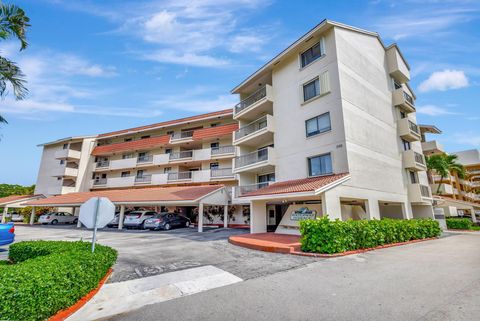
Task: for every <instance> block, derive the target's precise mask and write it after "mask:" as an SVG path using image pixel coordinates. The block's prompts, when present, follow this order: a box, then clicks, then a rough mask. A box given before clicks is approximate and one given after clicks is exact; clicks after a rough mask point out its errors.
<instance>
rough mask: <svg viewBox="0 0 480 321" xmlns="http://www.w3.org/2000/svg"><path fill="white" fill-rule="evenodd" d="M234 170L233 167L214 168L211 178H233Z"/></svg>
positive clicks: (211, 171)
mask: <svg viewBox="0 0 480 321" xmlns="http://www.w3.org/2000/svg"><path fill="white" fill-rule="evenodd" d="M233 177H234V174H233V170H232V169H231V168H213V169H211V170H210V179H212V180H217V179H224V178H233Z"/></svg>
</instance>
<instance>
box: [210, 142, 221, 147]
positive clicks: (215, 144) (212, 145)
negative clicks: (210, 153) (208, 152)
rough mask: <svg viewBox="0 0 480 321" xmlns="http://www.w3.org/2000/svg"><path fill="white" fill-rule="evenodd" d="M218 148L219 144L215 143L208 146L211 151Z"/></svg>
mask: <svg viewBox="0 0 480 321" xmlns="http://www.w3.org/2000/svg"><path fill="white" fill-rule="evenodd" d="M219 147H220V143H219V142H215V143H211V144H210V148H211V149H218V148H219Z"/></svg>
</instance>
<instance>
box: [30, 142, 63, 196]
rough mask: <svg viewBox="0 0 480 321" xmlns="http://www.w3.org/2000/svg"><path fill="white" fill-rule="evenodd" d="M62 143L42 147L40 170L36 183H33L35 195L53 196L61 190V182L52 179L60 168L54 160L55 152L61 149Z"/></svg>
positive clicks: (58, 162)
mask: <svg viewBox="0 0 480 321" xmlns="http://www.w3.org/2000/svg"><path fill="white" fill-rule="evenodd" d="M62 146H63V143H60V144H57V145H48V146H44V147H43V151H42V158H41V160H40V168H39V170H38V176H37V182H36V183H35V184H36V185H35V194H43V195H45V196H47V195H53V194H58V193H59V192H60V191H61V189H62V181H61V180H57V178H56V177H54V176H53V175H54V173H55V171H58V170H59V169H60V168H61V167H62V166H61V165H60V161H59V160H58V159H56V158H55V152H57V151H59V150H61V149H62Z"/></svg>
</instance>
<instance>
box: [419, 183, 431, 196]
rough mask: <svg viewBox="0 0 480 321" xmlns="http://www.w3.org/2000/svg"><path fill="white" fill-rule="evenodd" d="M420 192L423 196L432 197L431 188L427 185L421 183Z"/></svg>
mask: <svg viewBox="0 0 480 321" xmlns="http://www.w3.org/2000/svg"><path fill="white" fill-rule="evenodd" d="M420 193H421V194H422V197H432V195H431V194H430V188H429V187H428V186H426V185H420Z"/></svg>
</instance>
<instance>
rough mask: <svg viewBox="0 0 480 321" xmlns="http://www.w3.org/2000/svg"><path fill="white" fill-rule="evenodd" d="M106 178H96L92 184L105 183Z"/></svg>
mask: <svg viewBox="0 0 480 321" xmlns="http://www.w3.org/2000/svg"><path fill="white" fill-rule="evenodd" d="M106 184H107V179H106V178H97V179H95V180H94V181H93V185H106Z"/></svg>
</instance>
